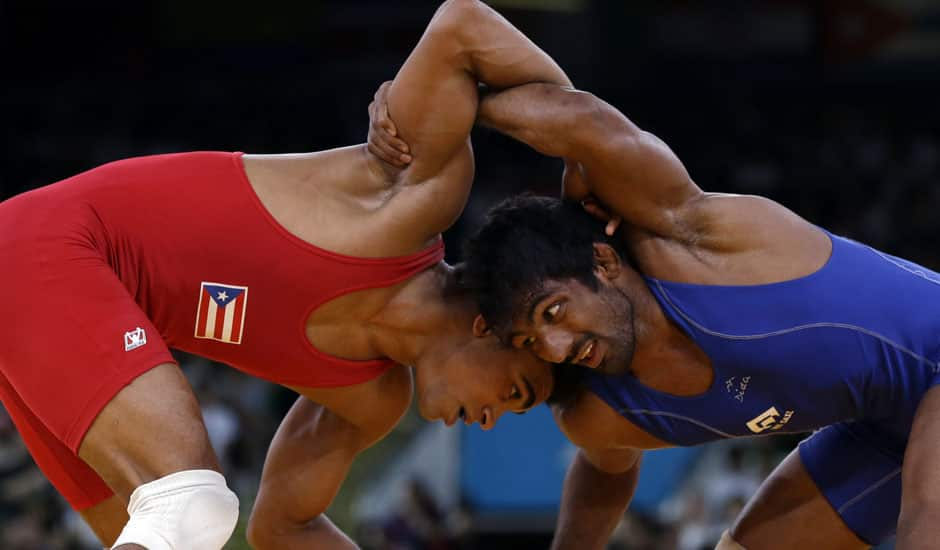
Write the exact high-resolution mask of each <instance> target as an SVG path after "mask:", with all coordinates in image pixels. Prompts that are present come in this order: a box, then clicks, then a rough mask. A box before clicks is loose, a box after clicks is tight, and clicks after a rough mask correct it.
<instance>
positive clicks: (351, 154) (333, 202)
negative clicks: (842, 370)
mask: <svg viewBox="0 0 940 550" xmlns="http://www.w3.org/2000/svg"><path fill="white" fill-rule="evenodd" d="M242 162H243V164H244V167H245V174H246V176H247V177H248V181H249V182H250V184H251V187H252V189H253V190H254V192H255V194H256V195H257V197H258V200H259V201H260V202H261V204H262V205H263V207H264V208H265V209H266V210H267V211H268V213H269V214H270V215H271V216H272V217H273V218H274V220H275V221H277V223H278V224H280V225H281V226H282V227H283V228H284V229H286V230H287V231H288V232H289V233H291V234H293V235H294V236H296V237H298V238H300V239H302V240H304V241H306V242H308V243H310V244H312V245H315V246H317V247H320V248H323V249H326V250H329V251H331V252H336V253H339V254H345V255H349V256H359V257H375V258H381V257H388V256H400V255H407V254H410V253H414V252H418V251H420V250H422V249H423V248H425V247H427V246H428V244H429V243H430V242H431V241H432V239H433V238H434V237H435V236H436V235H435V234H434V232H433V231H431V230H429V229H428V228H426V227H423V226H422V227H416V223H415V222H414V219H415V215H414V212H413V211H406V210H407V209H408V208H411V209H418V208H425V209H430V208H429V207H428V206H427V203H428V202H430V201H429V200H427V199H426V198H424V197H421V198H422V199H424V200H423V202H422V200H418V199H415V197H413V195H415V194H416V192H415V191H413V190H412V191H409V192H410V193H411V195H412V196H409V197H408V198H409V199H414V200H410V201H405V200H401V199H396V197H397V196H398V195H399V194H400V193H402V191H403V190H405V189H407V188H408V186H406V185H404V184H403V183H402V182H401V181H400V180H399V179H398V178H396V177H394V175H391V174H389V173H387V172H385V171H383V170H382V168H381V163H380V161H378V160H377V159H375V158H374V157H371V156H370V155H369V154H368V153H367V151H366V149H365V146H362V145H357V146H352V147H342V148H338V149H330V150H326V151H318V152H314V153H300V154H287V155H245V156H244V157H243V159H242ZM447 176H451V177H456V176H453V175H452V174H449V173H447V174H442V176H441V177H447Z"/></svg>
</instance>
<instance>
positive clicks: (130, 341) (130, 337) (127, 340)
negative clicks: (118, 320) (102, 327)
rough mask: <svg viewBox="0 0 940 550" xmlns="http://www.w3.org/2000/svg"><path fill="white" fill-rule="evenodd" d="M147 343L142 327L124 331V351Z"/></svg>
mask: <svg viewBox="0 0 940 550" xmlns="http://www.w3.org/2000/svg"><path fill="white" fill-rule="evenodd" d="M146 343H147V333H146V332H144V329H142V328H140V327H137V328H136V329H134V330H132V331H130V332H125V333H124V351H131V350H132V349H137V348H139V347H140V346H142V345H144V344H146Z"/></svg>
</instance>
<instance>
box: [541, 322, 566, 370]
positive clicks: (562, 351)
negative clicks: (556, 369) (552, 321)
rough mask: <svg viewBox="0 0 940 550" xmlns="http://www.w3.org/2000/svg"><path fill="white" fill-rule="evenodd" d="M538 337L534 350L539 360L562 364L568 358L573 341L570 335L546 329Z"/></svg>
mask: <svg viewBox="0 0 940 550" xmlns="http://www.w3.org/2000/svg"><path fill="white" fill-rule="evenodd" d="M540 336H541V337H540V338H539V339H538V349H537V350H536V352H537V353H536V355H538V356H539V359H542V360H544V361H548V362H549V363H563V362H564V361H565V359H567V358H568V355H569V353H570V350H571V344H572V342H573V341H574V339H573V338H572V336H571V335H570V334H568V333H567V332H565V331H561V330H555V329H547V330H545V331H543V333H542V334H541V335H540Z"/></svg>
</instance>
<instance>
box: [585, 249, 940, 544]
mask: <svg viewBox="0 0 940 550" xmlns="http://www.w3.org/2000/svg"><path fill="white" fill-rule="evenodd" d="M829 236H830V238H831V240H832V254H831V256H830V258H829V260H828V261H827V262H826V264H825V265H824V266H823V267H822V268H820V269H819V270H818V271H816V272H815V273H813V274H811V275H808V276H806V277H802V278H799V279H794V280H790V281H785V282H780V283H773V284H767V285H753V286H710V285H694V284H684V283H674V282H668V281H661V280H657V279H653V278H647V283H648V285H649V288H650V290H651V291H652V293H653V295H654V296H655V297H656V299H657V301H658V302H659V304H660V306H661V307H662V309H663V311H664V312H665V314H666V316H667V317H668V318H669V319H671V320H672V321H673V322H674V323H676V324H677V325H678V326H679V327H680V328H681V329H682V330H683V331H684V332H685V333H686V334H688V336H689V337H690V338H691V339H692V340H693V341H694V342H695V343H696V344H697V345H698V346H699V347H701V349H702V350H703V351H704V352H705V353H706V355H707V356H708V357H709V359H710V360H711V364H712V368H713V369H714V373H715V379H714V383H713V384H712V386H711V388H709V390H708V391H706V392H705V393H703V394H701V395H697V396H692V397H677V396H672V395H669V394H665V393H662V392H659V391H656V390H653V389H651V388H649V387H647V386H644V385H643V384H641V383H640V382H639V381H638V380H637V379H636V378H635V377H633V376H632V375H631V374H629V373H628V374H625V375H622V376H618V377H605V376H600V375H597V374H591V375H589V376H588V385H589V387H590V389H591V391H593V392H594V393H596V394H597V395H598V396H599V397H600V398H601V399H603V400H604V401H605V402H607V403H608V404H609V405H610V406H611V407H613V408H614V409H616V410H617V411H619V412H620V413H621V414H622V415H623V416H624V417H626V418H628V419H629V420H631V421H632V422H633V423H635V424H636V425H637V426H639V427H641V428H643V429H644V430H646V431H647V432H649V433H650V434H652V435H654V436H656V437H658V438H660V439H663V440H665V441H667V442H670V443H673V444H675V445H696V444H699V443H704V442H707V441H711V440H715V439H722V438H731V437H741V436H751V435H757V434H760V435H766V434H773V433H785V432H804V431H810V430H814V429H818V428H822V427H825V426H828V428H825V429H823V430H820V431H818V432H816V433H815V434H814V435H813V436H812V437H810V438H809V439H807V440H806V441H804V442H803V443H802V444H801V446H800V452H801V458H802V459H803V462H804V465H805V466H806V468H807V470H808V471H809V473H810V475H811V477H813V479H814V480H815V481H816V483H817V485H819V487H820V489H821V490H822V492H823V494H824V495H825V496H826V498H827V499H828V500H829V502H830V503H831V504H832V505H833V507H834V508H835V509H836V511H837V512H838V513H839V515H840V516H842V518H843V519H844V520H845V521H846V523H847V524H848V525H849V527H850V528H851V529H853V531H855V533H856V534H858V535H859V537H861V538H862V539H863V540H864V541H865V542H868V543H870V544H875V543H877V542H878V541H880V540H882V539H884V538H887V537H888V536H890V535H891V534H892V533H893V532H894V528H895V524H896V521H897V515H898V511H899V509H900V484H901V480H900V475H898V474H899V473H900V468H901V460H902V458H903V454H904V449H905V446H906V444H907V437H908V433H909V432H910V429H911V423H912V421H913V418H914V413H915V412H916V410H917V405H918V404H919V402H920V400H921V398H922V397H923V395H924V393H926V391H927V390H928V389H930V388H931V387H932V386H933V385H934V384H935V383H940V377H938V375H937V373H938V371H940V362H938V360H940V274H937V273H935V272H933V271H930V270H928V269H925V268H923V267H921V266H919V265H917V264H914V263H912V262H909V261H907V260H903V259H900V258H897V257H894V256H891V255H888V254H884V253H882V252H879V251H877V250H875V249H873V248H870V247H868V246H865V245H862V244H860V243H857V242H855V241H852V240H849V239H845V238H842V237H838V236H835V235H829Z"/></svg>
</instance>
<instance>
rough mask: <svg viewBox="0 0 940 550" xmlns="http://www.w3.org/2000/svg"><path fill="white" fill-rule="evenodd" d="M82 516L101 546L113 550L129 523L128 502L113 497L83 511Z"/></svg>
mask: <svg viewBox="0 0 940 550" xmlns="http://www.w3.org/2000/svg"><path fill="white" fill-rule="evenodd" d="M80 514H81V516H82V519H84V520H85V523H87V524H88V525H89V526H90V527H91V530H92V531H94V532H95V535H97V536H98V540H100V541H101V544H103V545H104V546H105V548H111V546H112V545H113V544H114V541H116V540H117V538H118V535H120V534H121V529H124V525H125V524H126V523H127V520H128V516H127V502H126V501H124V500H121V498H119V497H117V496H112V497H110V498H108V499H107V500H104V501H102V502H99V503H98V504H96V505H94V506H92V507H91V508H87V509H85V510H82V511H81V512H80Z"/></svg>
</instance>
